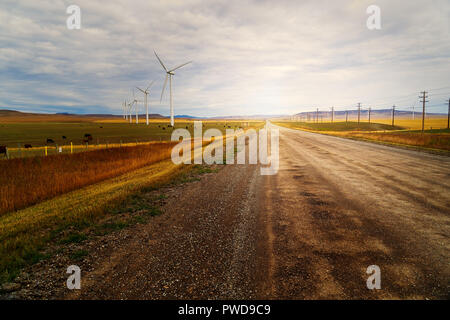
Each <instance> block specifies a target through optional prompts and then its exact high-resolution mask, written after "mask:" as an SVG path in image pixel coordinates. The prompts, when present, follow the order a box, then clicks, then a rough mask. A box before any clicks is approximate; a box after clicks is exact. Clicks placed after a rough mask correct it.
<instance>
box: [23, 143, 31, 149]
mask: <svg viewBox="0 0 450 320" xmlns="http://www.w3.org/2000/svg"><path fill="white" fill-rule="evenodd" d="M24 147H25V149H31V148H32V146H31V144H29V143H27V144H25V146H24Z"/></svg>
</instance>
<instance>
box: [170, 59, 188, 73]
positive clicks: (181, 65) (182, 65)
mask: <svg viewBox="0 0 450 320" xmlns="http://www.w3.org/2000/svg"><path fill="white" fill-rule="evenodd" d="M191 62H192V61H188V62H186V63H183V64H180V65H179V66H178V67H175V68H173V69H172V70H169V72H172V71H175V70H177V69H179V68H181V67H184V66H185V65H187V64H189V63H191Z"/></svg>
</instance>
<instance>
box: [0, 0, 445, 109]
mask: <svg viewBox="0 0 450 320" xmlns="http://www.w3.org/2000/svg"><path fill="white" fill-rule="evenodd" d="M72 4H75V5H77V6H79V7H80V9H81V28H80V29H79V30H69V29H68V28H67V26H66V20H67V18H68V17H69V14H67V13H66V9H67V7H68V6H69V5H72ZM369 5H377V6H378V7H379V8H380V17H381V29H379V30H369V29H368V28H367V26H366V21H367V19H368V18H369V16H370V14H368V13H367V12H366V9H367V7H368V6H369ZM449 17H450V1H448V0H409V1H399V0H397V1H393V0H387V1H375V0H372V1H364V0H359V1H356V0H355V1H353V0H348V1H344V0H342V1H336V0H335V1H318V0H313V1H308V0H305V1H285V0H271V1H261V0H258V1H246V0H239V1H233V0H224V1H222V0H219V1H214V0H208V1H198V0H180V1H170V0H165V1H153V0H146V1H130V0H123V1H122V0H120V1H114V0H109V1H93V0H71V1H61V0H39V1H35V0H26V1H25V0H2V1H1V2H0V109H14V110H21V111H29V112H48V113H55V112H69V113H114V114H121V113H122V103H123V101H124V100H125V99H128V100H129V99H131V97H132V95H133V94H132V88H133V87H136V86H140V87H146V86H148V84H149V83H150V81H153V80H154V81H155V83H154V85H153V87H152V88H151V92H150V96H149V108H150V113H160V114H163V115H168V114H169V96H168V91H167V92H166V94H165V95H164V97H163V99H162V101H161V102H160V95H161V89H162V85H163V82H164V77H165V74H164V71H163V69H162V67H161V65H160V64H159V63H158V61H157V59H156V57H155V55H154V53H153V51H154V50H156V52H157V53H158V55H159V56H160V57H161V59H162V61H163V62H164V64H165V65H166V66H167V67H168V68H170V67H174V66H177V65H179V64H182V63H184V62H186V61H190V60H192V61H193V62H192V63H191V64H189V65H186V66H185V67H183V68H181V69H179V70H177V71H175V73H176V74H175V75H174V77H173V103H174V108H175V114H189V115H193V116H208V117H210V116H230V115H255V114H269V115H270V114H272V115H275V114H294V113H297V112H302V111H311V110H315V109H316V108H319V109H320V110H329V108H330V107H331V106H334V107H335V109H336V110H341V109H342V110H343V109H346V108H353V107H354V106H356V104H357V103H358V102H360V103H362V107H363V108H366V107H369V106H370V107H372V108H379V109H381V108H389V107H391V106H392V105H393V104H395V105H396V106H398V108H399V109H402V108H404V109H405V108H411V107H413V106H414V107H416V108H418V107H419V105H420V102H419V98H418V95H419V92H420V91H423V90H427V91H428V92H429V100H430V102H429V103H428V105H429V106H430V109H429V110H430V112H431V111H432V112H446V111H447V108H448V107H447V106H448V99H449V98H450V32H449V31H450V23H449ZM135 94H136V98H137V99H141V100H143V95H142V94H141V93H140V92H138V91H137V90H136V92H135ZM446 101H447V102H446ZM139 107H140V108H141V110H140V112H143V110H144V108H143V105H142V104H140V105H139ZM405 110H407V109H405ZM416 110H417V109H416Z"/></svg>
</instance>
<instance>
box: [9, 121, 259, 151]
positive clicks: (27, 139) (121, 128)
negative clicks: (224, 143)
mask: <svg viewBox="0 0 450 320" xmlns="http://www.w3.org/2000/svg"><path fill="white" fill-rule="evenodd" d="M260 123H261V124H262V122H261V121H251V122H249V126H255V125H258V124H260ZM246 124H247V122H246V121H245V122H244V121H203V125H204V130H207V129H209V128H217V129H220V130H222V131H224V130H225V129H226V128H228V126H230V127H231V128H232V129H236V128H238V127H244V128H245V127H246ZM178 128H185V129H186V128H187V129H188V130H189V131H191V134H192V133H193V122H192V121H176V122H175V127H174V128H171V127H169V122H167V121H152V122H151V123H150V124H149V125H148V126H147V125H146V124H144V123H139V124H135V123H133V124H129V123H126V122H125V121H122V122H121V123H117V122H104V123H103V122H102V123H99V122H70V123H64V122H37V123H36V122H21V123H2V122H1V120H0V145H6V146H8V147H9V148H17V147H18V143H20V144H21V146H22V147H23V146H24V144H31V145H32V146H33V147H35V146H36V147H38V146H44V145H46V141H47V138H51V139H53V140H54V141H55V143H56V144H58V145H59V146H63V145H68V144H70V142H71V141H72V142H73V143H74V144H77V145H78V144H79V145H83V144H84V143H83V142H82V141H83V139H84V135H85V134H86V133H89V134H91V135H92V137H93V141H92V142H91V144H94V145H95V144H97V143H100V144H105V142H109V143H120V141H122V142H123V143H126V142H136V140H137V141H146V142H148V141H160V140H170V136H171V133H172V131H173V130H174V129H178ZM62 136H66V139H63V138H62ZM51 145H52V146H54V145H53V144H51Z"/></svg>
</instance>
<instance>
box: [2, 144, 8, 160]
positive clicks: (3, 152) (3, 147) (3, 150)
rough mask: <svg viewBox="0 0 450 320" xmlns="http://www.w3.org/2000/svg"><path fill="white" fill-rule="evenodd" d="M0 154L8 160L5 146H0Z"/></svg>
mask: <svg viewBox="0 0 450 320" xmlns="http://www.w3.org/2000/svg"><path fill="white" fill-rule="evenodd" d="M0 154H4V155H5V158H8V148H6V146H0Z"/></svg>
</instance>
